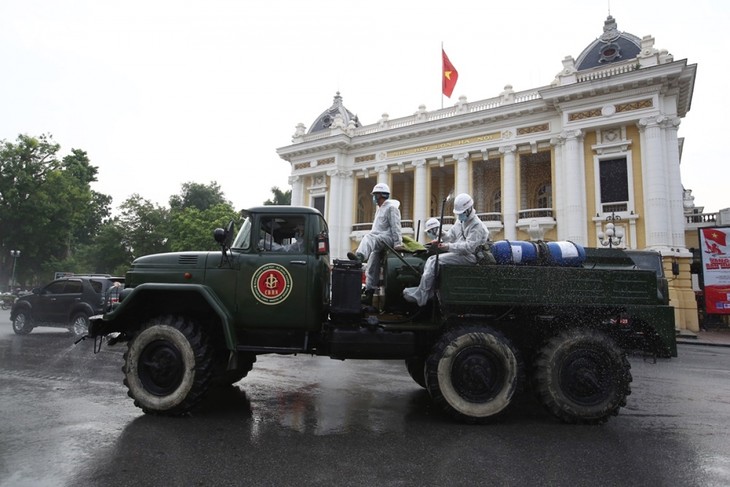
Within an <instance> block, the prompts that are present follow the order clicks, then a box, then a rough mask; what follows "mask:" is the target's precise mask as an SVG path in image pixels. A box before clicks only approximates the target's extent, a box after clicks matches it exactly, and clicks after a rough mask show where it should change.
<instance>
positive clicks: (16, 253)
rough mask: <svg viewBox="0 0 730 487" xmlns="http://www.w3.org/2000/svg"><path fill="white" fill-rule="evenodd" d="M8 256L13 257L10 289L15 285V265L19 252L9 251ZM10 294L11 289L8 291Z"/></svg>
mask: <svg viewBox="0 0 730 487" xmlns="http://www.w3.org/2000/svg"><path fill="white" fill-rule="evenodd" d="M10 255H11V256H12V257H13V277H12V278H11V279H10V283H11V284H10V287H11V288H12V286H14V285H15V264H16V263H17V262H18V257H20V250H11V251H10ZM10 291H11V292H12V289H10Z"/></svg>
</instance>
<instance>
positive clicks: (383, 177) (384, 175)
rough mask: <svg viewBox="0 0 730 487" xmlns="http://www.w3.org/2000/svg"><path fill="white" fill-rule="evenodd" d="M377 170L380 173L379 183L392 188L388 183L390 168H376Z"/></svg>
mask: <svg viewBox="0 0 730 487" xmlns="http://www.w3.org/2000/svg"><path fill="white" fill-rule="evenodd" d="M375 170H376V171H378V182H379V183H385V184H387V185H388V186H390V181H388V166H380V167H376V168H375Z"/></svg>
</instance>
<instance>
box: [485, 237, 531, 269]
mask: <svg viewBox="0 0 730 487" xmlns="http://www.w3.org/2000/svg"><path fill="white" fill-rule="evenodd" d="M491 251H492V255H493V256H494V260H496V261H497V264H518V265H535V264H537V257H538V249H537V245H536V244H535V243H533V242H522V241H514V242H511V241H509V240H499V241H497V242H494V243H493V244H492V247H491Z"/></svg>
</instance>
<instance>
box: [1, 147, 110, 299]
mask: <svg viewBox="0 0 730 487" xmlns="http://www.w3.org/2000/svg"><path fill="white" fill-rule="evenodd" d="M59 150H60V145H59V144H57V143H55V142H54V141H53V140H52V137H51V136H50V135H41V136H39V137H31V136H28V135H19V136H18V138H17V140H16V141H15V142H9V141H6V140H3V141H2V142H1V143H0V252H2V258H1V259H0V264H1V266H0V287H3V285H4V284H5V283H6V282H8V279H9V277H10V269H11V268H12V259H11V258H10V250H11V249H13V250H20V251H21V255H20V257H19V259H18V262H17V273H16V278H17V280H18V281H20V282H25V281H33V282H35V281H37V280H39V279H42V277H41V276H42V275H43V273H44V263H46V262H48V261H53V260H62V259H66V258H69V257H71V256H72V254H73V251H74V249H75V248H76V247H77V246H78V245H80V244H83V243H88V242H91V241H92V239H93V238H94V237H95V233H96V231H97V230H98V228H99V225H100V223H101V222H100V218H103V217H104V216H105V215H108V214H109V204H110V201H111V199H110V198H109V197H108V196H105V195H101V194H98V193H95V192H93V191H92V190H91V187H90V185H91V183H92V182H94V181H96V174H97V168H96V167H94V166H92V165H91V164H90V161H89V158H88V156H87V155H86V153H85V152H84V151H82V150H78V149H72V151H71V153H70V154H69V155H67V156H66V157H64V158H63V159H60V160H59V158H58V151H59Z"/></svg>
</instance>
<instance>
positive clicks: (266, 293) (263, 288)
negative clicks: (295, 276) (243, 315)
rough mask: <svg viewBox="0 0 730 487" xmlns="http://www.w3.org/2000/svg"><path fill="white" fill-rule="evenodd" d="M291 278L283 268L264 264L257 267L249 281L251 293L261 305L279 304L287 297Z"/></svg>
mask: <svg viewBox="0 0 730 487" xmlns="http://www.w3.org/2000/svg"><path fill="white" fill-rule="evenodd" d="M291 288H292V278H291V275H290V274H289V272H288V271H287V270H286V268H285V267H283V266H280V265H279V264H265V265H262V266H261V267H259V268H258V269H257V270H256V272H254V274H253V278H252V279H251V291H252V292H253V295H254V297H255V298H256V300H257V301H258V302H260V303H262V304H279V303H281V302H283V301H284V300H285V299H286V298H288V297H289V294H290V293H291Z"/></svg>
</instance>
